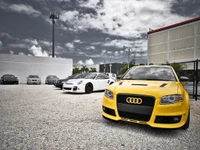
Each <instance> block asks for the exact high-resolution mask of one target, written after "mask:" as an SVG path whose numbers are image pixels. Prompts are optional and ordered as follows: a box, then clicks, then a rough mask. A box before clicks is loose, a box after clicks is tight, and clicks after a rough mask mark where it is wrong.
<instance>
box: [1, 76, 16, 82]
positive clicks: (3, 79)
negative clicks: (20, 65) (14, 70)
mask: <svg viewBox="0 0 200 150" xmlns="http://www.w3.org/2000/svg"><path fill="white" fill-rule="evenodd" d="M1 84H19V80H18V78H17V77H16V76H14V75H12V74H4V75H3V76H2V77H1Z"/></svg>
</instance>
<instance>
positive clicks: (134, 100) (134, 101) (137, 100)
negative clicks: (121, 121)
mask: <svg viewBox="0 0 200 150" xmlns="http://www.w3.org/2000/svg"><path fill="white" fill-rule="evenodd" d="M126 102H127V103H129V104H138V105H140V104H142V99H141V98H137V97H127V98H126Z"/></svg>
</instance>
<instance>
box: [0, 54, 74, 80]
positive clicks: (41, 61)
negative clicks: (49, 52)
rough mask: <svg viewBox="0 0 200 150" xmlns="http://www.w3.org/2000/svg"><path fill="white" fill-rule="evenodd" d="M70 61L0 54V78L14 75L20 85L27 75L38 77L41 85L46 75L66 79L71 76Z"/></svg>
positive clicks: (71, 63)
mask: <svg viewBox="0 0 200 150" xmlns="http://www.w3.org/2000/svg"><path fill="white" fill-rule="evenodd" d="M72 65H73V61H72V59H62V58H50V57H33V56H23V55H10V54H0V77H1V76H2V75H3V74H14V75H15V76H17V77H18V79H19V82H20V83H26V81H27V77H28V75H31V74H32V75H38V76H39V77H40V78H41V81H42V83H44V82H45V78H46V76H47V75H56V76H57V77H59V78H66V77H68V76H69V75H71V74H72Z"/></svg>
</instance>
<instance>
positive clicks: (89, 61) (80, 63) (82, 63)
mask: <svg viewBox="0 0 200 150" xmlns="http://www.w3.org/2000/svg"><path fill="white" fill-rule="evenodd" d="M77 64H78V65H94V61H93V60H92V59H91V58H90V59H87V60H85V62H83V61H82V60H79V61H78V62H77Z"/></svg>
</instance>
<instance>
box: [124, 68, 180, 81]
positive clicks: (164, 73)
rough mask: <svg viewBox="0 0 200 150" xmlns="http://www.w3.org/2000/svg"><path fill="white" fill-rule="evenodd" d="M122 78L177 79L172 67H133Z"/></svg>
mask: <svg viewBox="0 0 200 150" xmlns="http://www.w3.org/2000/svg"><path fill="white" fill-rule="evenodd" d="M122 79H124V80H164V81H176V78H175V75H174V73H173V71H172V69H171V68H168V67H133V68H131V69H130V70H129V71H128V72H127V73H126V74H125V75H124V76H123V77H122Z"/></svg>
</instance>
